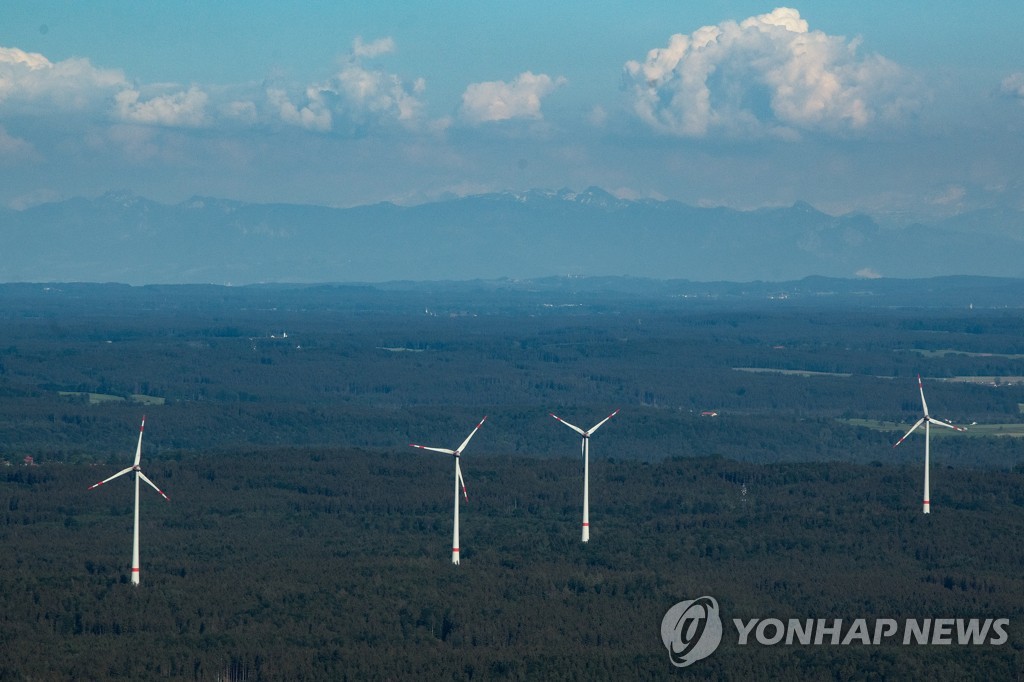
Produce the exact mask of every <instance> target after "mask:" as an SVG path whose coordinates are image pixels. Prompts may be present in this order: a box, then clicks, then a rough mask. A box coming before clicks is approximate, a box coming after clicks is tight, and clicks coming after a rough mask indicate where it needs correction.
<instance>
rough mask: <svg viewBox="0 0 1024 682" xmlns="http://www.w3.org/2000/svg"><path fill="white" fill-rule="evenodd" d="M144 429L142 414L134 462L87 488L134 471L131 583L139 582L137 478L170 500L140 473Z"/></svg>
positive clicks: (144, 421)
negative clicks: (133, 528)
mask: <svg viewBox="0 0 1024 682" xmlns="http://www.w3.org/2000/svg"><path fill="white" fill-rule="evenodd" d="M145 429H146V417H145V416H143V417H142V426H140V427H139V445H138V447H136V448H135V463H134V464H132V466H130V467H128V468H126V469H122V470H121V471H118V472H117V473H116V474H114V475H113V476H111V477H110V478H105V479H103V480H102V481H100V482H99V483H96V484H93V485H91V486H89V490H92V489H93V488H98V487H100V486H101V485H103V484H104V483H106V482H107V481H113V480H114V479H115V478H117V477H118V476H123V475H125V474H127V473H128V472H131V471H134V472H135V531H134V533H133V534H132V535H133V537H132V584H133V585H138V584H139V479H142V480H143V481H145V482H146V483H148V484H149V485H151V486H152V487H153V490H155V491H157V492H158V493H160V496H161V497H163V498H164V499H165V500H167V501H168V502H170V501H171V499H170V498H169V497H167V495H164V491H162V490H160V488H157V487H156V484H155V483H153V481H151V480H149V478H148V477H147V476H146V474H144V473H142V467H141V466H140V464H139V461H140V460H141V459H142V432H143V431H144V430H145Z"/></svg>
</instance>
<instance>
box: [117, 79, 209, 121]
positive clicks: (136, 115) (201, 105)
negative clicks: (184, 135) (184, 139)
mask: <svg viewBox="0 0 1024 682" xmlns="http://www.w3.org/2000/svg"><path fill="white" fill-rule="evenodd" d="M208 99H209V97H208V96H207V94H206V93H205V92H203V91H202V90H200V89H199V88H197V87H194V86H193V87H191V88H189V89H188V90H187V91H184V92H175V93H170V94H167V95H158V96H155V97H151V98H150V99H147V100H142V99H140V95H139V92H138V90H134V89H130V88H129V89H125V90H122V91H121V92H119V93H117V94H116V95H115V96H114V102H115V112H116V114H117V116H118V117H119V118H120V119H121V120H123V121H129V122H132V123H146V124H150V125H162V126H190V127H194V126H200V125H203V124H204V123H205V122H206V102H207V100H208Z"/></svg>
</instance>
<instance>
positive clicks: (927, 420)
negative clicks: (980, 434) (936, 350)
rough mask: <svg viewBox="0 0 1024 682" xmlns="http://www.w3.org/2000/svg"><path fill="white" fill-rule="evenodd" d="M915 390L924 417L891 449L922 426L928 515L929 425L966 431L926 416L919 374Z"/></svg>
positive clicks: (925, 404) (922, 387)
mask: <svg viewBox="0 0 1024 682" xmlns="http://www.w3.org/2000/svg"><path fill="white" fill-rule="evenodd" d="M917 388H918V389H919V390H920V391H921V408H922V409H923V410H924V416H923V417H921V418H920V419H918V420H917V422H915V423H914V425H913V426H911V427H910V430H909V431H907V432H906V433H905V434H904V435H903V438H900V439H899V440H898V441H896V445H893V447H896V446H897V445H899V444H900V443H902V442H903V441H904V440H906V439H907V436H909V435H910V434H912V433H913V432H914V431H915V430H916V429H917V427H919V426H920V425H921V424H924V513H925V514H930V513H931V511H932V503H931V499H930V495H931V492H930V491H931V488H930V484H929V482H928V468H929V459H930V457H931V453H930V452H929V449H930V447H931V446H930V443H931V425H932V424H935V425H936V426H945V427H946V428H948V429H953V430H954V431H966V430H967V429H964V428H961V427H959V426H954V425H953V424H950V423H949V422H944V421H942V420H941V419H936V418H934V417H932V416H931V415H930V414H928V403H926V402H925V400H924V385H923V384H922V383H921V375H920V374H918V375H917Z"/></svg>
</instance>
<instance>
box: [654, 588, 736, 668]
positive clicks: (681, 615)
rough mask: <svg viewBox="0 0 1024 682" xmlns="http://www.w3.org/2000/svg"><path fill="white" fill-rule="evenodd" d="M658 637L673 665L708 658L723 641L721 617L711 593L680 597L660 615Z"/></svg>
mask: <svg viewBox="0 0 1024 682" xmlns="http://www.w3.org/2000/svg"><path fill="white" fill-rule="evenodd" d="M661 641H662V642H664V644H665V648H667V649H668V657H669V659H671V661H672V665H677V666H679V667H680V668H685V667H686V666H688V665H690V664H691V663H693V662H694V661H699V660H700V659H702V658H707V657H708V656H710V655H711V654H713V653H714V652H715V649H717V648H718V645H719V644H721V642H722V619H721V617H719V615H718V602H717V601H715V598H714V597H699V598H697V599H691V600H689V601H681V602H679V603H678V604H676V605H675V606H673V607H672V608H670V609H669V610H668V612H667V613H666V614H665V617H664V618H662V619H661Z"/></svg>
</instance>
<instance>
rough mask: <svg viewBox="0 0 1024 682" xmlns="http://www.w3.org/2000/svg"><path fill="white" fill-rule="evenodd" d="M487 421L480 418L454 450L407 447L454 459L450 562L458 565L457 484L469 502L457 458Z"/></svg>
mask: <svg viewBox="0 0 1024 682" xmlns="http://www.w3.org/2000/svg"><path fill="white" fill-rule="evenodd" d="M485 421H487V417H484V418H483V419H481V420H480V423H479V424H477V425H476V427H475V428H474V429H473V430H472V431H471V432H470V434H469V435H468V436H466V440H464V441H462V445H460V446H459V447H458V448H456V449H455V450H449V449H448V448H430V447H427V446H426V445H416V444H415V443H409V447H413V448H419V449H420V450H432V451H433V452H441V453H444V454H446V455H451V456H452V458H453V459H454V460H455V522H454V524H453V528H454V530H453V531H452V563H453V564H455V565H458V563H459V486H460V485H461V486H462V495H463V497H465V498H466V502H469V495H468V494H467V493H466V482H465V481H464V480H463V479H462V467H460V466H459V458H460V457H461V456H462V451H463V450H465V449H466V446H467V445H469V440H470V439H471V438H472V437H473V436H474V435H476V432H477V430H478V429H479V428H480V427H481V426H483V425H484V422H485Z"/></svg>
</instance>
